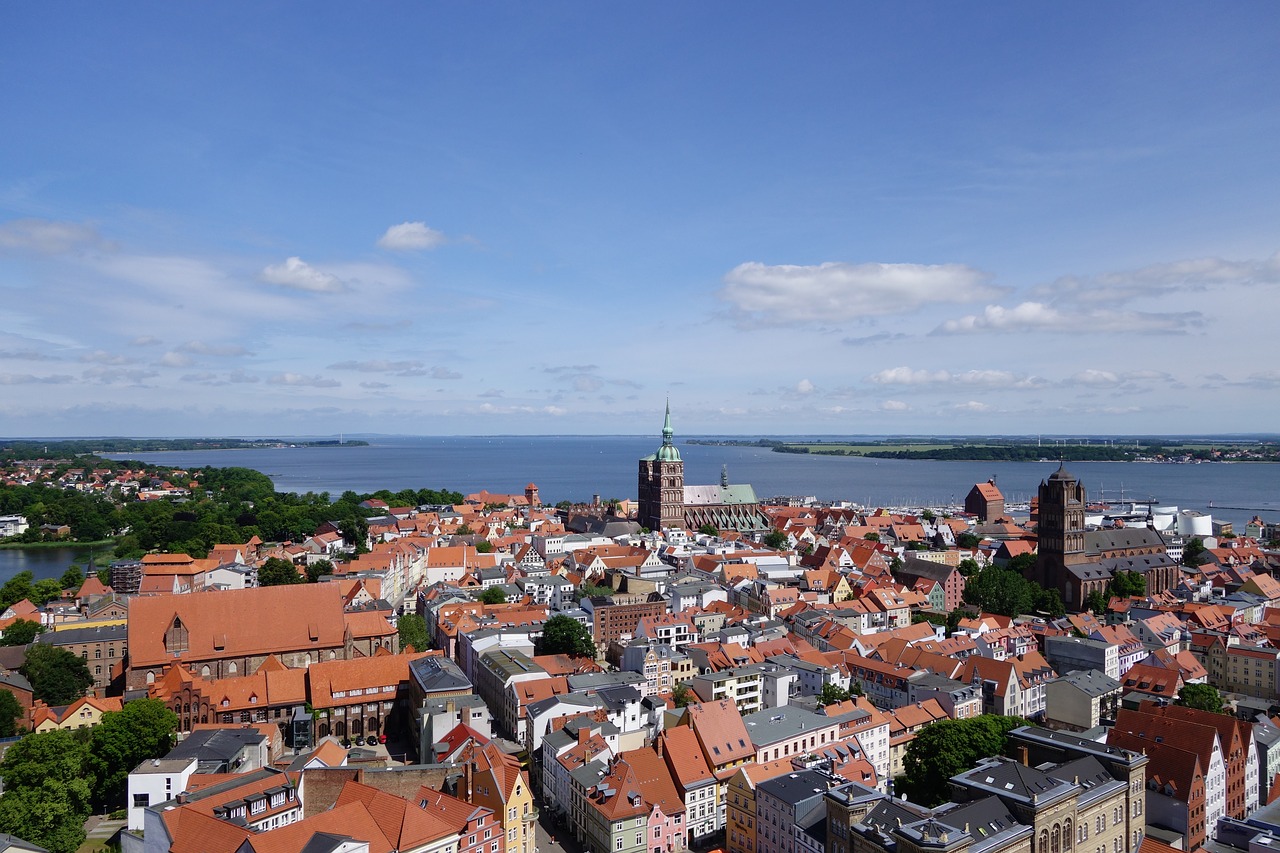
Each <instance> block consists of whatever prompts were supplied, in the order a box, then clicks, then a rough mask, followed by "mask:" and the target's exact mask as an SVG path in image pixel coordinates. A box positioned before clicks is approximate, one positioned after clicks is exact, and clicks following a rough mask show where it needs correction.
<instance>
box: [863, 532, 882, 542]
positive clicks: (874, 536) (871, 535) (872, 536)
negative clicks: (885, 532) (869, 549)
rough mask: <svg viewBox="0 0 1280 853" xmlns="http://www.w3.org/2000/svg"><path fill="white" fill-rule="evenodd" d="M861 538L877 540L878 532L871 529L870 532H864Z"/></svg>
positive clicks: (870, 540) (878, 538) (878, 537)
mask: <svg viewBox="0 0 1280 853" xmlns="http://www.w3.org/2000/svg"><path fill="white" fill-rule="evenodd" d="M862 538H863V539H865V540H867V541H868V542H879V541H880V534H879V533H876V532H875V531H874V530H872V531H871V532H870V533H867V534H864V535H863V537H862Z"/></svg>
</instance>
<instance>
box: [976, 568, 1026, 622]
mask: <svg viewBox="0 0 1280 853" xmlns="http://www.w3.org/2000/svg"><path fill="white" fill-rule="evenodd" d="M1039 591H1040V589H1039V587H1037V586H1036V585H1035V584H1033V583H1031V582H1030V581H1029V580H1027V579H1026V578H1024V577H1023V576H1022V575H1020V574H1018V573H1017V572H1012V571H1009V570H1008V569H1004V568H1001V567H1000V566H987V567H986V568H985V569H983V570H982V571H980V572H978V573H977V574H976V575H974V576H973V577H971V578H969V581H968V583H967V584H965V588H964V600H965V601H966V602H967V603H969V604H972V605H974V606H976V607H978V608H979V609H981V610H983V611H985V612H987V613H999V614H1000V615H1002V616H1021V615H1022V614H1024V613H1029V612H1031V610H1032V609H1033V608H1034V607H1035V604H1036V600H1037V597H1038V594H1039Z"/></svg>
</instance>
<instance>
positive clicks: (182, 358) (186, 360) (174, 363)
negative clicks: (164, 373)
mask: <svg viewBox="0 0 1280 853" xmlns="http://www.w3.org/2000/svg"><path fill="white" fill-rule="evenodd" d="M156 363H157V364H159V365H160V366H162V367H190V366H191V365H193V364H195V359H194V358H192V357H191V356H189V355H187V354H186V353H185V352H167V353H165V354H164V355H162V356H160V360H159V361H158V362H156Z"/></svg>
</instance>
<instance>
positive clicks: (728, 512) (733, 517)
mask: <svg viewBox="0 0 1280 853" xmlns="http://www.w3.org/2000/svg"><path fill="white" fill-rule="evenodd" d="M674 439H675V431H674V430H673V429H672V428H671V406H670V404H668V405H667V414H666V419H665V421H663V424H662V446H661V447H659V448H658V450H657V452H656V453H651V454H649V455H648V456H646V457H644V458H643V459H641V460H640V475H639V497H640V513H639V519H638V520H639V522H640V525H641V526H642V527H647V528H648V529H650V530H663V529H668V530H671V529H676V530H697V529H698V528H700V527H702V526H703V525H707V524H710V525H713V526H714V527H716V528H718V529H720V530H740V531H742V532H744V533H750V532H755V531H760V530H765V529H767V528H768V526H769V522H768V519H767V518H766V517H765V515H764V513H763V512H762V511H761V510H760V501H759V500H757V499H756V492H755V489H753V488H751V486H749V485H746V484H741V485H733V486H731V485H729V475H728V473H727V472H725V473H722V474H721V476H720V484H719V485H718V486H686V485H685V484H684V460H682V459H681V458H680V451H679V450H678V449H676V446H675V443H674Z"/></svg>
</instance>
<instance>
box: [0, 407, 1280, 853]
mask: <svg viewBox="0 0 1280 853" xmlns="http://www.w3.org/2000/svg"><path fill="white" fill-rule="evenodd" d="M638 486H639V494H640V498H639V500H638V501H636V502H634V503H632V502H621V503H613V504H610V505H607V506H606V505H602V504H599V503H593V504H591V505H584V506H576V507H569V508H567V509H565V508H554V507H547V506H544V505H543V504H542V502H541V500H540V497H539V490H538V488H537V486H536V485H535V484H532V483H530V484H529V485H528V487H527V488H525V489H524V490H523V492H521V493H517V494H498V493H491V492H479V493H476V494H472V495H467V496H465V499H464V500H463V502H462V503H460V504H457V505H449V506H391V505H388V504H387V502H385V501H378V500H376V499H373V500H368V501H366V502H365V504H364V505H363V508H364V509H365V510H366V511H367V513H368V518H367V532H365V531H363V530H361V531H360V534H361V535H362V536H363V539H362V540H360V541H352V539H351V528H350V526H349V525H344V524H341V523H339V522H336V521H335V522H331V523H325V524H321V525H319V526H318V527H317V528H316V529H315V530H314V531H313V532H312V534H311V535H310V536H308V537H306V538H305V539H303V540H301V541H297V542H275V543H268V542H263V541H261V540H260V539H258V538H256V537H255V538H253V539H250V540H249V541H246V542H242V543H224V544H217V545H215V547H213V548H212V549H210V551H209V552H208V554H207V555H206V556H203V557H199V558H196V557H192V556H190V555H187V554H181V553H152V554H147V555H146V556H144V557H142V558H141V559H138V560H121V561H116V562H114V563H113V564H112V565H111V566H110V567H109V571H110V583H109V584H107V583H103V581H102V580H100V579H99V578H98V577H96V576H92V575H91V576H89V577H88V578H87V579H86V580H85V581H84V583H83V584H82V585H80V586H79V588H78V589H69V590H66V591H65V592H64V594H63V596H62V597H61V598H59V599H55V600H54V601H51V602H49V603H48V604H46V605H43V606H36V605H35V604H33V603H32V602H31V601H29V600H22V601H18V602H16V603H14V604H12V605H11V606H10V607H8V608H7V609H6V610H5V611H4V613H3V614H0V631H6V632H7V631H10V630H14V626H15V625H17V624H18V623H19V622H21V621H28V622H37V623H39V624H40V626H41V627H42V628H43V629H44V631H43V633H40V634H39V635H38V636H36V637H35V638H34V640H33V641H32V644H33V645H48V644H52V645H55V646H59V647H62V648H65V649H67V650H69V651H71V652H72V653H73V654H75V655H77V656H79V657H80V658H81V659H82V660H83V661H84V662H85V663H86V665H87V666H88V667H89V668H90V672H91V675H92V677H93V684H92V686H91V688H90V689H89V691H88V692H87V695H85V696H84V697H82V698H80V699H78V700H76V701H74V702H71V703H66V704H58V705H51V704H49V703H46V702H43V701H41V700H40V698H39V697H38V696H36V695H35V691H34V689H33V687H32V685H31V683H30V682H29V681H28V680H27V679H26V678H25V677H24V676H23V675H22V674H21V673H20V672H19V670H20V669H21V668H22V660H23V658H22V656H23V654H24V653H25V650H24V647H22V646H16V647H7V648H6V647H0V682H3V684H2V685H0V686H2V687H3V688H4V689H8V690H10V691H11V692H12V693H13V694H14V696H15V697H16V698H17V699H18V701H19V705H20V707H21V709H22V715H23V720H22V722H24V723H25V726H26V727H27V728H28V729H30V730H32V731H36V732H46V731H50V730H53V729H71V730H74V729H80V728H92V727H93V726H96V725H100V724H101V722H102V720H103V718H104V715H108V714H112V713H118V712H119V711H120V710H121V708H122V707H124V706H126V705H127V704H128V703H130V702H133V701H136V700H139V699H144V698H148V699H153V700H158V701H159V702H161V703H163V705H164V706H165V707H167V708H169V709H171V710H172V711H173V712H174V714H175V715H176V717H177V721H178V722H177V731H178V735H179V738H180V740H179V743H178V745H177V746H176V747H175V748H174V749H173V751H171V752H169V753H167V754H164V755H157V756H155V757H154V758H153V759H150V760H148V761H145V762H143V763H142V764H141V765H139V766H138V767H137V768H135V769H134V770H133V772H132V773H131V774H130V775H129V782H128V801H127V804H126V807H127V813H128V819H127V827H126V829H125V830H124V831H123V833H122V835H121V837H120V842H121V844H122V846H123V849H124V850H126V851H134V852H135V853H142V851H146V853H163V851H206V852H207V853H224V851H225V853H242V851H262V853H266V851H272V853H314V851H393V850H394V851H431V853H455V851H456V853H504V851H505V853H540V851H539V847H540V844H542V843H549V842H545V841H542V842H540V841H539V838H540V836H539V832H542V833H543V835H542V836H541V837H543V838H544V839H546V838H549V837H550V835H555V834H559V835H560V836H561V837H562V838H569V839H572V840H573V842H574V843H575V845H577V846H578V847H580V848H581V849H585V850H590V851H595V853H606V851H613V853H676V851H682V850H686V849H694V850H702V849H710V848H712V847H720V848H723V849H724V850H726V851H729V853H774V851H778V853H784V851H785V853H800V851H804V853H822V851H831V852H832V853H855V851H856V853H895V851H901V853H908V851H910V853H923V851H926V850H927V851H953V850H955V851H972V853H1006V851H1007V853H1068V851H1072V850H1076V851H1079V853H1167V850H1168V849H1176V850H1183V851H1188V852H1190V851H1196V850H1207V851H1211V853H1245V851H1247V853H1258V851H1260V850H1262V849H1269V848H1270V847H1271V846H1272V845H1280V804H1277V803H1276V801H1277V799H1280V696H1278V694H1277V689H1278V687H1280V581H1278V580H1277V579H1276V578H1275V577H1274V572H1275V570H1276V568H1277V567H1278V566H1280V553H1277V552H1276V551H1274V550H1271V549H1270V548H1268V547H1266V545H1265V544H1263V543H1265V542H1266V541H1268V538H1269V537H1268V534H1269V533H1271V532H1273V528H1271V527H1270V526H1269V525H1267V524H1265V523H1263V522H1262V521H1261V520H1260V519H1255V520H1254V521H1253V522H1252V523H1251V524H1250V525H1248V526H1247V527H1246V529H1245V530H1244V531H1243V532H1241V533H1240V534H1236V533H1235V532H1234V531H1232V530H1230V529H1224V528H1223V527H1221V526H1219V527H1217V528H1216V529H1215V528H1213V527H1208V528H1207V532H1206V531H1204V530H1201V531H1198V532H1201V533H1205V535H1203V536H1201V535H1191V534H1193V533H1196V532H1197V531H1192V532H1191V533H1187V532H1184V531H1181V530H1180V529H1179V527H1178V524H1179V521H1178V520H1176V519H1175V520H1174V522H1173V523H1168V519H1164V520H1160V519H1157V518H1156V517H1155V515H1154V514H1152V513H1150V512H1147V513H1145V514H1144V513H1142V512H1140V511H1137V512H1135V511H1133V510H1132V509H1129V510H1126V511H1123V512H1117V511H1116V509H1115V508H1114V507H1101V506H1095V505H1093V504H1090V503H1089V502H1088V500H1087V496H1086V495H1085V493H1084V488H1083V485H1082V484H1081V483H1080V482H1079V481H1078V480H1076V479H1075V478H1074V477H1073V476H1072V475H1071V474H1070V473H1069V472H1067V471H1066V470H1065V469H1064V468H1061V467H1059V468H1058V470H1057V471H1053V472H1052V473H1049V474H1048V476H1046V478H1045V480H1044V482H1043V483H1042V484H1041V488H1040V492H1039V496H1038V498H1037V500H1036V501H1035V502H1033V504H1032V506H1030V507H1029V508H1028V512H1027V515H1025V516H1021V515H1017V514H1015V513H1012V512H1010V511H1008V510H1007V509H1006V507H1005V505H1004V498H1003V496H1002V495H1001V493H1000V490H999V488H998V487H997V486H996V484H995V483H994V482H987V483H978V484H974V485H973V487H972V489H971V491H970V493H969V495H968V498H967V499H966V503H965V510H964V511H963V512H960V511H957V512H955V513H952V514H948V515H944V514H940V513H937V512H932V511H903V510H894V509H866V508H861V507H855V506H850V505H843V504H819V503H817V502H813V501H808V502H806V501H786V502H773V503H771V502H762V501H758V500H757V499H756V498H755V496H754V492H753V491H752V490H751V487H750V486H742V485H736V486H735V485H731V484H730V483H729V482H728V475H727V472H726V473H725V474H724V475H723V476H722V481H721V483H720V485H718V486H685V485H684V483H683V463H682V461H681V460H680V457H679V453H678V451H676V450H675V448H674V446H673V445H672V444H671V436H670V430H669V419H668V423H667V426H666V428H665V429H664V435H663V444H662V446H661V447H660V448H659V450H658V451H657V452H656V453H655V454H653V455H652V456H651V457H646V459H643V460H640V468H639V483H638ZM690 490H691V491H690ZM161 499H163V498H161ZM1015 516H1016V517H1015ZM686 521H696V522H698V523H697V524H696V525H695V524H688V523H684V522H686ZM717 522H720V523H717ZM1196 523H1197V524H1199V522H1196ZM1193 543H1194V544H1193ZM1189 552H1190V553H1189ZM268 561H271V563H272V566H273V567H278V566H279V565H280V564H281V563H283V564H285V565H287V566H288V567H289V570H290V571H292V572H293V573H296V575H297V577H296V578H289V580H297V581H298V582H297V583H291V582H286V583H280V582H279V579H278V578H275V577H274V575H273V581H272V584H271V585H262V584H261V583H260V581H261V580H262V579H263V578H264V577H266V576H267V574H268ZM321 561H328V562H329V563H331V564H332V566H333V571H332V572H331V573H327V574H320V575H315V576H312V575H309V574H308V571H307V569H308V567H309V566H314V565H315V564H317V563H319V562H321ZM260 573H261V577H260ZM1014 576H1016V577H1017V579H1018V580H1020V581H1023V582H1026V581H1029V580H1034V581H1035V583H1034V584H1033V585H1034V586H1035V587H1036V588H1037V589H1038V590H1040V591H1041V592H1042V593H1048V592H1052V593H1053V594H1054V595H1052V596H1049V595H1043V596H1042V597H1041V598H1039V599H1037V600H1036V601H1035V602H1034V606H1030V607H1025V608H1018V609H1017V612H1000V611H1001V610H1002V609H1003V610H1008V608H1002V607H1000V606H998V604H999V602H1001V601H1004V600H1005V599H1003V598H1002V597H1001V594H1000V592H999V590H1000V589H1001V588H1002V587H1000V584H1001V583H1008V584H1014V583H1015V582H1014V581H1013V580H1011V578H1012V577H1014ZM308 579H309V580H311V581H312V582H306V581H307V580H308ZM993 590H994V592H993ZM993 604H994V605H996V606H992V605H993ZM1206 697H1208V698H1206ZM1218 700H1221V702H1222V708H1221V710H1219V709H1217V708H1207V707H1205V705H1206V702H1209V703H1210V704H1211V703H1212V702H1216V701H1218ZM984 714H989V715H999V716H1005V717H1017V718H1022V721H1025V722H1026V723H1027V724H1026V725H1022V724H1021V723H1019V724H1018V725H1017V726H1016V727H1014V728H1013V729H1012V730H1011V731H1009V732H1008V734H1007V736H1006V737H1005V742H1004V745H1003V746H1002V747H1001V748H1000V749H999V750H996V751H990V754H986V755H984V756H981V757H980V760H979V761H978V763H977V765H976V766H974V767H971V768H968V769H965V770H964V771H963V772H960V773H958V774H955V775H952V776H951V777H950V778H949V780H948V785H947V795H946V797H945V801H944V802H941V803H936V802H928V803H926V802H915V801H913V800H912V799H910V798H909V797H907V796H906V794H905V793H904V792H905V791H908V790H910V785H909V784H907V781H905V780H907V779H908V777H909V776H910V774H911V773H912V772H913V770H912V766H913V761H915V758H914V757H913V756H914V753H913V750H912V744H913V742H915V741H916V740H917V738H919V737H920V736H921V732H922V731H924V730H925V729H926V728H928V727H930V726H933V725H935V724H939V723H943V722H945V721H968V720H976V719H978V718H979V717H980V716H981V715H984ZM539 827H542V830H539V829H538V828H539ZM0 829H3V828H2V827H0Z"/></svg>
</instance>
